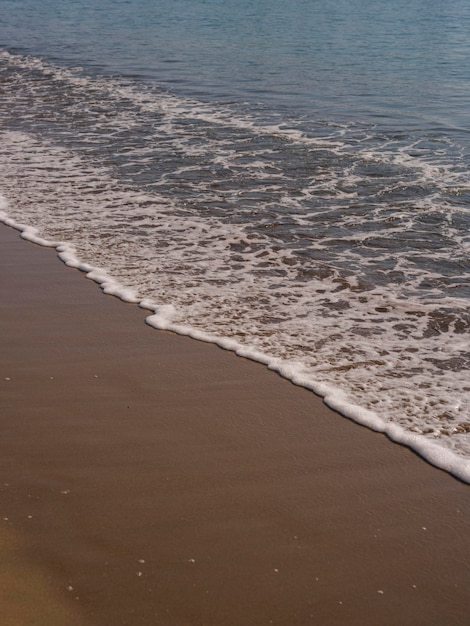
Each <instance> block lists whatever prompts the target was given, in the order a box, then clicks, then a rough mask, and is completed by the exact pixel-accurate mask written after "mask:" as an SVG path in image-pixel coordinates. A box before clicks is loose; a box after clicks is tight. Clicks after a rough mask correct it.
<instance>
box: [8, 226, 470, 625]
mask: <svg viewBox="0 0 470 626" xmlns="http://www.w3.org/2000/svg"><path fill="white" fill-rule="evenodd" d="M0 257H1V258H0V294H1V296H0V389H1V394H0V429H1V430H0V467H1V476H0V509H1V512H0V513H1V517H0V614H1V616H2V618H1V624H2V626H18V625H22V626H23V625H26V624H28V625H29V624H31V625H32V624H34V625H40V626H56V625H57V626H74V625H75V624H77V625H80V626H90V625H96V626H115V625H118V624H131V625H136V626H137V625H153V624H155V625H162V626H167V625H172V626H185V625H203V624H204V625H217V626H219V625H220V626H232V625H237V626H238V625H240V626H257V625H261V624H281V625H286V626H296V625H303V624H318V625H336V624H341V625H358V626H368V625H374V626H377V625H380V626H384V625H390V626H392V625H393V626H395V625H397V624H400V625H401V626H406V625H410V626H416V625H423V626H424V625H426V626H431V625H436V626H444V625H445V626H449V625H456V624H465V625H466V624H469V622H470V584H469V583H470V532H469V531H470V525H469V522H470V487H469V486H466V485H464V484H462V483H460V482H458V481H457V480H455V479H454V478H452V477H451V476H449V475H447V474H445V473H444V472H442V471H440V470H437V469H435V468H433V467H431V466H430V465H428V464H427V463H426V462H425V461H423V460H422V459H420V458H419V457H417V456H416V455H415V454H413V453H412V452H411V451H409V450H408V449H406V448H403V447H400V446H398V445H396V444H393V443H391V442H390V441H389V440H388V439H387V438H385V437H384V436H383V435H380V434H377V433H373V432H371V431H368V430H367V429H365V428H362V427H360V426H358V425H356V424H354V423H353V422H351V421H349V420H347V419H345V418H343V417H341V416H339V415H337V414H336V413H334V412H332V411H330V410H329V409H328V408H327V407H325V406H324V404H323V403H322V401H321V400H320V399H318V398H316V397H315V396H314V395H313V394H312V393H310V392H308V391H306V390H304V389H302V388H299V387H295V386H294V385H292V384H291V383H289V382H288V381H286V380H283V379H282V378H280V377H279V376H277V375H276V374H274V373H272V372H269V371H268V370H266V369H265V368H264V367H263V366H261V365H258V364H256V363H252V362H249V361H247V360H244V359H241V358H239V357H236V356H235V355H233V354H231V353H229V352H226V351H223V350H221V349H219V348H217V347H214V346H212V345H208V344H204V343H201V342H197V341H194V340H191V339H188V338H185V337H179V336H177V335H173V334H170V333H166V332H161V331H155V330H153V329H151V328H150V327H148V326H146V325H145V323H144V319H145V316H146V312H145V311H142V310H141V309H139V308H138V307H136V306H133V305H129V304H125V303H123V302H121V301H119V300H117V299H116V298H113V297H111V296H105V295H103V294H102V293H101V291H100V289H99V287H98V286H97V285H95V284H94V283H93V282H91V281H89V280H87V279H86V278H85V277H84V275H83V274H81V273H80V272H78V271H76V270H72V269H70V268H67V267H65V266H64V265H63V264H62V263H61V262H60V261H59V260H58V259H57V257H56V253H55V251H53V250H50V249H45V248H41V247H39V246H36V245H34V244H31V243H29V242H25V241H23V240H21V239H20V238H19V234H18V233H17V232H16V231H14V230H13V229H10V228H7V227H4V226H0Z"/></svg>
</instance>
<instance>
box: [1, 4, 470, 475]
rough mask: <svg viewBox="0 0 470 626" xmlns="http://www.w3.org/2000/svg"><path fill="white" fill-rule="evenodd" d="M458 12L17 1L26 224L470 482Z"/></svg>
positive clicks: (125, 287) (13, 122)
mask: <svg viewBox="0 0 470 626" xmlns="http://www.w3.org/2000/svg"><path fill="white" fill-rule="evenodd" d="M400 4H401V3H400ZM452 4H453V6H452V7H448V6H447V7H442V6H440V4H439V6H438V5H437V3H427V4H426V5H423V3H421V2H408V3H406V4H405V3H403V7H401V8H402V11H401V12H398V9H397V7H395V9H396V10H395V11H392V8H391V7H390V6H388V4H386V3H383V2H378V1H376V2H372V3H371V2H368V3H365V2H353V3H345V2H336V3H328V6H326V7H325V6H323V5H322V4H320V3H316V2H313V3H312V2H310V3H307V2H296V3H294V5H289V8H287V7H285V6H284V3H274V5H273V4H272V3H271V4H270V5H268V4H267V3H264V2H260V3H259V4H257V5H256V7H253V6H252V5H249V4H248V3H236V4H235V3H231V2H229V3H224V4H221V3H219V2H216V1H215V0H212V1H211V2H209V1H208V2H202V1H201V2H179V3H176V4H175V3H171V4H170V3H168V4H166V3H164V2H163V3H159V4H158V5H157V4H155V3H150V2H144V1H143V0H141V1H136V2H121V3H113V5H112V6H111V5H110V4H108V3H100V6H99V7H95V6H93V5H92V4H91V3H84V4H82V5H80V7H79V6H78V5H76V4H72V3H70V2H62V3H56V2H53V1H51V2H49V3H48V10H47V11H44V12H43V13H42V14H41V16H39V15H38V14H37V13H38V9H37V7H36V6H35V4H34V3H32V2H26V1H25V2H22V1H21V0H20V1H19V2H16V3H7V4H6V7H7V15H8V20H6V21H5V24H2V25H1V27H0V45H2V46H3V47H4V52H3V53H2V54H1V56H0V77H1V81H2V82H1V84H2V91H3V97H2V100H1V102H0V111H1V119H2V125H1V128H0V132H1V140H0V141H1V143H0V162H1V163H2V168H1V173H0V193H1V194H2V195H3V196H4V197H5V199H6V202H7V204H6V205H5V207H4V218H5V219H6V220H8V219H9V220H12V221H13V222H14V223H15V224H17V225H24V226H25V227H28V228H34V229H36V231H34V232H33V231H31V230H28V231H27V232H28V233H29V235H28V236H33V237H38V238H39V239H40V240H41V241H43V242H48V243H49V244H55V245H58V244H61V245H60V248H59V249H60V251H61V254H62V256H63V258H64V260H66V261H67V262H69V263H71V264H74V265H78V266H80V267H81V268H82V269H84V270H86V271H91V274H90V277H92V278H95V279H96V280H98V281H99V282H102V283H103V287H104V288H105V290H107V291H109V292H112V293H117V294H118V295H120V296H121V297H123V298H124V299H129V300H133V301H136V302H140V303H141V304H142V305H143V306H146V307H147V308H149V309H150V310H151V311H152V312H154V313H155V314H154V315H152V316H151V317H150V318H149V323H152V324H154V325H156V326H157V327H168V328H171V329H173V330H176V331H178V332H183V333H186V334H190V335H192V336H196V337H199V338H203V339H205V340H210V341H216V342H217V343H219V344H220V345H223V346H225V347H228V348H231V349H235V350H237V351H238V352H239V353H241V354H244V355H246V356H250V357H251V358H256V359H258V360H261V361H263V362H265V363H267V364H268V365H269V366H270V367H272V368H273V369H276V370H277V371H280V372H281V373H282V374H283V375H285V376H287V377H289V378H290V379H292V380H294V381H295V382H297V383H299V384H303V385H305V386H307V387H309V388H312V389H314V390H315V391H317V392H318V393H321V394H322V395H324V396H325V397H326V400H327V402H328V403H329V404H331V405H332V406H333V407H335V408H338V409H339V410H341V411H342V412H344V413H345V414H347V415H349V416H350V417H352V418H354V419H357V420H358V421H360V422H362V423H366V424H368V425H369V426H371V427H373V428H376V429H378V430H383V431H384V432H387V433H388V434H389V435H390V436H391V437H392V438H393V439H395V440H398V441H401V442H403V443H406V444H408V445H411V446H412V447H414V448H415V449H416V450H417V451H419V452H420V453H422V454H423V455H424V456H426V457H427V458H428V459H429V460H431V461H432V462H434V463H435V464H437V465H439V466H441V467H444V468H445V469H447V470H449V471H451V472H453V473H454V474H456V475H458V476H460V477H461V478H463V479H464V480H470V439H469V435H468V431H470V416H469V406H470V393H469V392H470V382H469V376H468V368H469V363H470V344H469V341H468V331H469V325H470V315H469V313H468V296H469V291H470V287H469V285H470V282H469V269H470V268H469V261H468V257H469V250H470V236H469V213H468V207H469V198H470V186H469V177H468V163H469V153H468V130H467V129H468V128H469V123H468V122H469V119H468V112H467V110H466V107H465V101H466V100H467V97H468V95H469V94H468V91H469V89H468V87H467V86H466V85H469V84H470V83H469V82H468V78H469V76H468V74H469V69H468V67H469V65H468V64H467V63H466V59H467V56H468V52H469V50H470V45H469V44H467V42H466V38H465V37H463V35H464V33H465V32H468V31H466V30H465V24H467V25H468V20H469V15H470V11H469V9H468V8H467V7H466V6H465V5H464V3H452ZM373 8H374V10H372V9H373ZM412 16H414V18H415V19H414V21H413V20H412V19H411V17H412ZM36 19H38V20H39V22H35V21H34V20H36ZM33 22H34V23H36V24H37V28H36V29H35V30H34V32H33V28H32V24H33ZM8 50H9V51H8ZM77 65H80V67H76V66H77ZM467 101H468V100H467ZM44 240H45V241H44Z"/></svg>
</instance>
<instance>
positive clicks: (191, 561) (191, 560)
mask: <svg viewBox="0 0 470 626" xmlns="http://www.w3.org/2000/svg"><path fill="white" fill-rule="evenodd" d="M188 563H196V559H188Z"/></svg>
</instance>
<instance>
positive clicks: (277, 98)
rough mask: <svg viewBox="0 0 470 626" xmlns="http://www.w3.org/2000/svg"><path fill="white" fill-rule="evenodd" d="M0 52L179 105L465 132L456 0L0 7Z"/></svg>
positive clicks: (469, 10)
mask: <svg viewBox="0 0 470 626" xmlns="http://www.w3.org/2000/svg"><path fill="white" fill-rule="evenodd" d="M0 19H1V25H0V45H1V46H3V47H5V48H7V49H10V50H14V51H18V52H20V53H26V54H33V55H39V56H42V57H46V58H48V59H50V60H52V61H54V62H57V63H60V64H77V65H81V66H86V67H87V68H88V69H90V70H91V71H95V72H105V73H108V72H110V73H113V74H118V75H122V74H124V75H126V76H132V77H139V78H142V79H143V80H145V79H147V80H154V81H158V83H159V84H161V85H165V86H168V87H170V88H171V89H174V90H175V91H177V92H179V93H184V94H185V95H188V94H191V95H194V96H196V97H202V98H217V99H219V98H220V99H224V100H236V101H239V100H244V99H247V100H250V101H256V102H260V101H261V102H266V103H268V104H269V105H270V106H276V107H284V108H288V109H293V110H295V111H300V112H302V113H304V114H312V113H313V114H317V115H322V116H324V117H328V118H330V117H331V118H333V119H334V117H335V116H340V117H341V118H342V119H345V118H346V119H355V120H361V121H364V120H365V121H372V122H375V123H378V124H385V125H387V126H388V125H395V126H396V128H397V129H398V130H400V129H402V128H403V127H405V128H408V127H417V128H424V127H426V128H432V129H441V130H442V129H444V128H445V129H447V130H449V131H450V130H451V129H455V128H456V129H462V130H465V131H468V130H469V129H470V118H469V115H470V112H469V107H468V91H469V84H470V62H469V61H470V42H469V37H468V33H469V32H470V6H469V4H468V2H465V1H464V0H461V1H458V0H450V1H449V2H441V1H437V0H435V1H432V0H430V1H424V0H423V1H419V0H411V1H409V0H395V1H394V2H387V1H386V0H336V1H329V2H323V1H320V0H293V1H292V2H289V3H286V2H281V1H279V0H278V1H272V0H269V1H268V0H258V1H257V2H252V1H247V0H245V1H240V0H236V1H235V0H227V1H225V2H223V1H221V0H206V1H203V0H186V1H184V0H183V1H181V0H179V1H178V0H177V1H173V0H158V1H157V0H134V1H123V0H116V1H113V2H106V1H100V2H94V1H92V0H88V1H87V0H82V1H81V2H72V1H67V0H65V1H43V2H37V1H35V0H11V1H8V0H2V17H1V18H0Z"/></svg>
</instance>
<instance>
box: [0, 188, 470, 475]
mask: <svg viewBox="0 0 470 626" xmlns="http://www.w3.org/2000/svg"><path fill="white" fill-rule="evenodd" d="M7 206H8V205H7V202H6V200H4V199H2V198H1V197H0V224H4V225H5V226H7V227H11V228H13V229H15V230H18V231H19V232H20V233H21V235H20V236H21V238H22V239H25V240H26V241H29V242H32V243H34V244H36V245H39V246H42V247H46V248H50V249H53V250H55V252H56V254H57V256H58V258H59V259H60V260H61V261H62V262H63V263H65V265H67V266H68V267H70V268H73V269H78V270H80V271H81V272H83V273H84V274H85V275H86V278H88V279H90V280H92V281H93V282H95V283H96V284H97V285H98V286H99V288H100V289H101V291H102V292H103V294H104V295H111V296H114V297H116V298H118V299H120V300H122V301H123V302H124V303H128V304H129V303H130V304H136V305H138V306H139V307H140V308H141V309H144V310H146V311H148V313H147V316H146V318H145V323H146V324H148V325H149V326H151V327H152V328H154V329H156V330H165V331H170V332H172V333H175V334H178V335H181V336H183V337H188V338H190V339H195V340H196V341H202V342H204V343H209V344H211V345H215V346H217V347H219V348H222V349H223V350H228V351H230V352H233V353H234V354H235V355H237V356H239V357H242V358H246V359H248V360H250V361H254V362H255V363H259V364H261V365H264V366H266V367H267V368H268V369H269V370H271V371H273V372H275V373H276V374H278V375H279V376H281V377H282V378H284V379H286V380H287V381H289V382H291V383H293V384H294V385H297V386H299V387H302V388H304V389H306V390H308V391H311V392H313V393H314V394H315V395H316V396H317V397H319V398H321V400H322V402H324V404H325V405H326V406H328V407H329V408H330V409H332V410H333V411H334V412H336V413H339V414H340V415H342V416H343V417H345V418H346V419H350V420H352V421H353V422H355V423H356V424H358V425H360V426H365V427H366V428H369V429H371V430H373V431H375V432H378V433H382V434H384V435H386V436H387V437H388V438H389V439H390V441H391V442H393V443H396V444H398V445H402V446H405V447H408V448H409V449H410V450H411V451H412V452H414V453H415V454H417V455H418V456H420V457H421V458H422V459H423V460H424V461H425V462H427V463H430V464H431V465H433V466H434V467H436V468H437V469H441V470H443V471H445V472H448V473H449V474H451V475H452V476H453V477H454V478H456V479H457V480H460V481H462V482H463V483H466V484H470V461H468V460H466V459H464V458H463V457H462V456H460V455H458V454H456V453H455V452H454V451H453V450H452V449H450V448H446V447H443V446H441V445H439V444H436V443H435V442H434V441H432V440H430V439H428V438H426V437H423V436H421V435H416V434H415V433H413V432H411V431H410V430H408V429H405V428H404V427H402V426H401V425H399V424H397V423H394V422H393V421H387V420H385V419H383V418H382V417H381V416H380V415H378V414H377V413H375V412H373V411H371V410H369V409H367V408H365V407H363V406H359V405H357V404H354V403H352V402H351V401H350V400H348V399H347V398H345V395H344V394H343V392H342V391H341V389H337V388H334V387H331V388H330V387H329V386H328V385H326V384H324V383H322V382H315V381H311V380H310V379H309V378H308V377H306V376H304V375H298V374H296V373H295V372H293V371H292V368H291V367H290V365H289V364H287V366H286V365H283V364H278V362H277V359H275V358H274V357H270V356H269V355H266V354H264V353H262V352H258V351H257V350H256V349H253V348H250V347H248V346H246V345H244V344H242V343H238V342H237V341H236V340H234V339H231V338H229V337H217V336H212V335H210V334H207V333H206V332H205V331H202V330H200V329H195V328H192V327H191V326H187V325H184V324H183V325H181V324H178V323H173V322H172V321H171V314H170V315H169V316H168V315H167V312H166V310H167V309H168V307H167V306H163V307H157V306H156V305H155V304H152V303H151V302H150V301H149V300H139V298H138V297H137V295H136V293H135V292H134V290H133V289H129V288H128V287H125V286H123V285H122V284H121V283H119V282H118V281H116V280H115V279H114V278H113V277H112V276H110V275H108V274H107V273H106V272H105V271H103V270H102V269H100V268H96V267H92V266H90V265H88V264H87V263H83V262H82V261H80V260H79V259H78V258H77V257H76V255H75V251H74V249H73V247H71V246H69V245H68V244H66V243H62V242H55V241H50V240H46V239H44V238H42V237H41V236H39V235H38V231H37V229H36V228H34V227H30V226H26V225H24V224H19V223H17V222H15V220H13V219H12V218H10V217H9V216H8V215H7V213H5V212H4V210H3V209H6V208H7Z"/></svg>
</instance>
